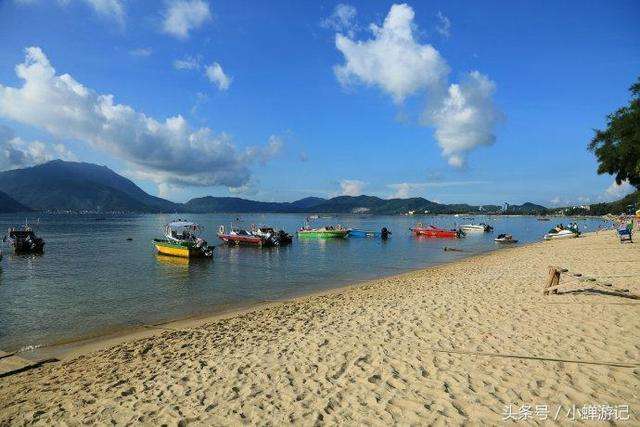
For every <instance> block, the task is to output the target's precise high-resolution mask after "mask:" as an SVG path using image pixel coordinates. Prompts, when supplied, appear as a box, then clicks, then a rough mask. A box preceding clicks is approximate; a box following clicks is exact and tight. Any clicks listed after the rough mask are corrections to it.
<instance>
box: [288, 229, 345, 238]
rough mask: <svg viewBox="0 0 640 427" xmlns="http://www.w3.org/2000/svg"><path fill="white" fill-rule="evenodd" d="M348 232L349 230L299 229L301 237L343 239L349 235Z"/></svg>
mask: <svg viewBox="0 0 640 427" xmlns="http://www.w3.org/2000/svg"><path fill="white" fill-rule="evenodd" d="M348 234H349V231H348V230H326V231H316V230H309V231H307V230H301V231H298V237H301V238H319V239H342V238H345V237H347V235H348Z"/></svg>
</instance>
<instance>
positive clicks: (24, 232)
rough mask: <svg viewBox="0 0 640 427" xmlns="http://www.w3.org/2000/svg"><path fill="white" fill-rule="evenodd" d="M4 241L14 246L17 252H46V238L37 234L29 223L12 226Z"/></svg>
mask: <svg viewBox="0 0 640 427" xmlns="http://www.w3.org/2000/svg"><path fill="white" fill-rule="evenodd" d="M2 241H3V242H8V243H9V244H10V245H11V246H13V250H14V252H15V253H16V254H41V253H43V252H44V240H42V239H41V238H40V237H38V236H36V233H35V232H34V231H33V229H32V228H31V227H29V225H23V226H20V227H14V228H10V229H9V230H8V231H7V235H6V236H4V238H3V239H2Z"/></svg>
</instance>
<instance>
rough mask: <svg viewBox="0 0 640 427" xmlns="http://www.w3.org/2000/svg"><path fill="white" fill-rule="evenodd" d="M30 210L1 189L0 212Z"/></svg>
mask: <svg viewBox="0 0 640 427" xmlns="http://www.w3.org/2000/svg"><path fill="white" fill-rule="evenodd" d="M30 210H31V209H29V208H28V207H26V206H24V205H22V204H20V203H18V202H17V201H16V200H14V199H12V198H11V197H9V196H8V195H7V194H5V193H3V192H1V191H0V213H16V212H29V211H30Z"/></svg>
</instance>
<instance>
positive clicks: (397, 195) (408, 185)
mask: <svg viewBox="0 0 640 427" xmlns="http://www.w3.org/2000/svg"><path fill="white" fill-rule="evenodd" d="M427 185H428V184H427V183H426V182H401V183H399V184H389V185H388V187H389V188H391V189H392V190H393V195H392V196H391V197H392V198H394V199H406V198H409V197H414V196H416V193H417V192H419V193H423V192H424V190H425V189H426V188H427Z"/></svg>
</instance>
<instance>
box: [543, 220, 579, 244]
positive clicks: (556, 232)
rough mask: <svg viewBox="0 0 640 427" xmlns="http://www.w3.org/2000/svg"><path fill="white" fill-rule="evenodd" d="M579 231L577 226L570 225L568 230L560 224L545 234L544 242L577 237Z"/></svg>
mask: <svg viewBox="0 0 640 427" xmlns="http://www.w3.org/2000/svg"><path fill="white" fill-rule="evenodd" d="M579 235H580V231H579V230H578V225H577V224H572V225H571V226H570V227H569V228H565V227H564V226H563V225H562V224H560V225H557V226H555V227H553V228H552V229H551V230H549V232H547V234H545V235H544V237H543V238H544V240H555V239H572V238H575V237H578V236H579Z"/></svg>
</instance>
